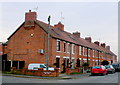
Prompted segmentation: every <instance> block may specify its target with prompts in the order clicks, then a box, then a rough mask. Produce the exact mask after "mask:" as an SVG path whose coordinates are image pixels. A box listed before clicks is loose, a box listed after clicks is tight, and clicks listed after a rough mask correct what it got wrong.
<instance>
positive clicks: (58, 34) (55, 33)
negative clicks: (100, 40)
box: [35, 20, 116, 56]
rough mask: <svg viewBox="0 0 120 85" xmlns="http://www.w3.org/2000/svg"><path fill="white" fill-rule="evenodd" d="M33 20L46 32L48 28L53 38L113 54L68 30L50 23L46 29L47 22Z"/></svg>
mask: <svg viewBox="0 0 120 85" xmlns="http://www.w3.org/2000/svg"><path fill="white" fill-rule="evenodd" d="M35 22H36V23H37V24H38V25H39V26H41V27H42V28H43V29H44V30H45V31H46V32H48V30H49V32H50V35H51V36H52V37H54V38H57V39H61V40H64V41H66V42H70V43H74V44H77V45H81V46H85V47H88V48H92V49H95V50H99V51H103V52H105V53H109V54H111V55H115V54H114V53H113V52H111V51H110V50H108V49H106V48H103V47H102V46H98V45H96V44H94V43H92V42H91V43H90V42H88V41H86V40H85V39H83V38H81V37H80V38H79V37H76V36H74V35H73V34H71V33H69V32H66V31H63V30H61V29H58V28H54V27H53V26H51V25H50V29H48V24H46V23H44V22H42V21H39V20H36V21H35ZM115 56H116V55H115Z"/></svg>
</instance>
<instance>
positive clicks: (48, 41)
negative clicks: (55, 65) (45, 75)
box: [46, 16, 50, 70]
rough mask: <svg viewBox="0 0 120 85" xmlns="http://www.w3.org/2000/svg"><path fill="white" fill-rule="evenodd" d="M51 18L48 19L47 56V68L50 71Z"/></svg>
mask: <svg viewBox="0 0 120 85" xmlns="http://www.w3.org/2000/svg"><path fill="white" fill-rule="evenodd" d="M49 30H50V16H49V17H48V40H47V54H46V66H47V70H48V66H49V53H50V31H49Z"/></svg>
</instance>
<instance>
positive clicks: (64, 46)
mask: <svg viewBox="0 0 120 85" xmlns="http://www.w3.org/2000/svg"><path fill="white" fill-rule="evenodd" d="M63 52H66V42H64V44H63Z"/></svg>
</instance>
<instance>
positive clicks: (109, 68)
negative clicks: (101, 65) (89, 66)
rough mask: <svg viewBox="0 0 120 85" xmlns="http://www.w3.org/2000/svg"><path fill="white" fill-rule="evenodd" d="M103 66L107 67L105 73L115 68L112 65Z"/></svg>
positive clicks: (113, 70)
mask: <svg viewBox="0 0 120 85" xmlns="http://www.w3.org/2000/svg"><path fill="white" fill-rule="evenodd" d="M105 67H106V69H107V73H115V69H114V68H113V66H112V65H105Z"/></svg>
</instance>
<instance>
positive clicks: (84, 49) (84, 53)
mask: <svg viewBox="0 0 120 85" xmlns="http://www.w3.org/2000/svg"><path fill="white" fill-rule="evenodd" d="M84 50H85V49H84V47H83V55H85V53H84Z"/></svg>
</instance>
